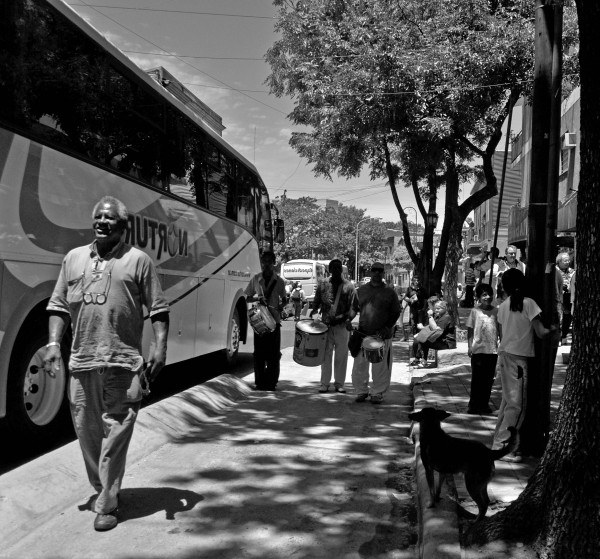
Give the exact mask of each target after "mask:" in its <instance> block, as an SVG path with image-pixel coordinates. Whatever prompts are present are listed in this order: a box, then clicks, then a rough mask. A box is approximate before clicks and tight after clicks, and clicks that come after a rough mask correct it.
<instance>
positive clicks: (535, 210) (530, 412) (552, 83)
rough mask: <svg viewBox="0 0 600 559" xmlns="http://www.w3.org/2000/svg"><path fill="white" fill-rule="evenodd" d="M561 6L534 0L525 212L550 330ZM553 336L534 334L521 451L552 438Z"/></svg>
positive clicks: (530, 258)
mask: <svg viewBox="0 0 600 559" xmlns="http://www.w3.org/2000/svg"><path fill="white" fill-rule="evenodd" d="M561 61H562V5H561V4H560V3H559V2H556V1H552V0H536V16H535V67H534V86H533V102H532V132H531V186H530V192H529V205H528V214H527V222H528V223H527V278H528V280H529V285H530V286H539V285H542V286H543V289H542V297H540V296H539V289H538V290H533V291H532V292H531V293H529V295H530V296H531V297H532V298H533V299H534V300H535V301H536V302H537V303H538V305H539V306H540V307H541V309H542V319H543V322H544V325H545V326H546V327H547V328H548V327H550V326H551V325H552V324H555V322H556V287H555V286H556V282H555V273H556V272H555V267H554V263H555V256H556V255H555V252H556V246H555V245H556V220H557V218H556V213H557V206H558V157H559V153H560V106H561V100H562V99H561V81H562V62H561ZM552 338H553V337H552V336H550V337H547V338H545V339H543V340H539V339H537V338H536V341H535V357H534V358H532V359H530V362H529V378H528V386H527V407H526V413H525V421H524V423H523V426H522V428H521V432H520V435H521V442H520V447H521V452H522V453H523V454H525V455H532V456H541V454H542V453H543V452H544V449H545V447H546V443H547V441H548V436H549V422H550V388H551V386H552V376H553V374H554V361H555V358H556V351H557V348H556V347H553V339H552Z"/></svg>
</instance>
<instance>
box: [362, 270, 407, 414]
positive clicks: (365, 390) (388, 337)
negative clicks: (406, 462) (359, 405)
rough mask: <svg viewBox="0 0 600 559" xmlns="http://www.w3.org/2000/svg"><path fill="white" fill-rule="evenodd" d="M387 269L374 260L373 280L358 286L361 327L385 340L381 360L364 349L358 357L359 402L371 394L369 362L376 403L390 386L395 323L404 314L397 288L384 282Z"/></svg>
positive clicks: (371, 334)
mask: <svg viewBox="0 0 600 559" xmlns="http://www.w3.org/2000/svg"><path fill="white" fill-rule="evenodd" d="M383 270H384V269H383V264H382V263H381V262H374V263H373V265H372V266H371V281H370V282H369V283H367V284H365V285H363V286H361V287H359V288H358V292H357V295H358V297H357V298H355V299H354V304H353V307H354V310H355V311H357V312H359V313H360V317H359V321H358V331H359V332H360V333H361V334H362V335H363V336H372V337H376V338H380V339H381V340H382V341H383V348H382V360H381V361H379V362H377V363H371V362H370V361H369V360H368V359H367V357H366V356H365V354H364V351H359V353H358V355H357V356H356V357H355V358H354V366H353V367H352V384H353V386H354V389H355V390H356V393H357V396H356V401H357V402H364V401H365V400H366V399H367V398H368V397H369V365H372V371H373V372H372V375H373V385H372V388H371V403H372V404H381V402H383V395H384V393H385V392H386V391H387V389H388V388H389V386H390V379H391V376H392V352H391V348H392V336H393V335H394V325H395V324H396V321H397V320H398V317H399V316H400V302H399V301H398V297H397V296H396V293H395V291H394V289H393V288H391V287H387V286H386V285H385V283H383ZM376 341H377V340H376Z"/></svg>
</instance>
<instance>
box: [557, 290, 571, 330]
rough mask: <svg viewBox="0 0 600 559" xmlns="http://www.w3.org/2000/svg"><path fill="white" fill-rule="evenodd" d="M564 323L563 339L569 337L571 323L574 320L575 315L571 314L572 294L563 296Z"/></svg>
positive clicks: (562, 325) (561, 326)
mask: <svg viewBox="0 0 600 559" xmlns="http://www.w3.org/2000/svg"><path fill="white" fill-rule="evenodd" d="M562 311H563V312H562V322H561V325H560V330H561V336H562V337H563V338H566V337H567V334H568V333H569V328H571V321H572V320H573V315H572V314H571V294H570V293H564V294H563V309H562Z"/></svg>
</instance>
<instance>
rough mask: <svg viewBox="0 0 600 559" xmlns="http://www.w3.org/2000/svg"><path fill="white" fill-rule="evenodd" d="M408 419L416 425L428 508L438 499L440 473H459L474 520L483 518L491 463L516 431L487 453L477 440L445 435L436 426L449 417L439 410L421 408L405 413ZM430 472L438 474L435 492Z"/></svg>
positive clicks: (511, 446) (503, 452) (514, 439)
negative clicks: (474, 511) (473, 506)
mask: <svg viewBox="0 0 600 559" xmlns="http://www.w3.org/2000/svg"><path fill="white" fill-rule="evenodd" d="M408 417H409V418H410V419H412V420H413V421H418V422H419V425H420V435H419V440H420V443H421V460H422V462H423V466H424V467H425V475H426V477H427V485H428V486H429V494H430V497H431V500H430V502H429V507H434V506H435V503H436V501H439V499H440V491H441V489H442V477H443V475H442V474H456V473H458V472H463V474H464V475H465V485H466V486H467V491H468V492H469V495H471V497H472V499H473V500H474V501H475V503H476V504H477V508H478V509H479V514H478V515H477V518H476V521H479V520H481V519H482V518H484V517H485V513H486V512H487V509H488V505H489V504H490V498H489V497H488V493H487V486H488V483H489V481H490V480H491V479H492V476H493V475H494V470H495V467H494V461H495V460H498V459H500V458H502V457H503V456H505V455H507V454H508V453H509V452H511V451H512V450H513V449H514V448H515V446H516V443H517V430H516V429H515V428H514V427H509V430H510V434H511V436H510V441H509V442H508V443H507V444H506V446H505V447H504V448H502V449H500V450H491V449H490V448H488V447H487V446H485V445H484V444H483V443H480V442H479V441H470V440H467V439H459V438H457V437H451V436H450V435H448V434H447V433H445V432H444V430H443V429H442V427H441V425H440V423H441V421H443V420H444V419H446V418H447V417H450V414H449V413H448V412H445V411H443V410H437V409H435V408H423V409H422V410H421V411H419V412H413V413H409V414H408ZM434 470H435V471H436V472H438V473H439V474H440V475H439V477H438V484H437V487H436V488H435V490H434V473H433V472H434Z"/></svg>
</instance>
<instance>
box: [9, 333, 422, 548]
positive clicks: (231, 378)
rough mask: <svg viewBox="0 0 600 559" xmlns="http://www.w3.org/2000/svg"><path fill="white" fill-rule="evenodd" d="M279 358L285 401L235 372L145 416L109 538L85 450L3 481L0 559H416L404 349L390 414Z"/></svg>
mask: <svg viewBox="0 0 600 559" xmlns="http://www.w3.org/2000/svg"><path fill="white" fill-rule="evenodd" d="M282 353H283V358H282V368H281V370H282V374H281V379H280V383H279V386H278V391H277V392H272V393H269V392H254V391H252V389H251V387H250V383H252V380H253V376H252V375H249V376H247V377H246V378H239V377H238V376H235V375H231V374H225V375H222V376H220V377H217V378H215V379H213V380H211V381H209V382H207V383H205V384H203V385H199V386H196V387H194V388H191V389H189V390H186V391H185V392H182V393H180V394H177V395H175V396H172V397H171V398H168V399H166V400H163V401H161V402H158V403H156V404H153V405H151V406H148V407H146V408H144V409H142V410H141V411H140V414H139V419H138V424H137V425H136V429H135V431H134V436H133V440H132V444H131V447H130V451H129V455H128V466H127V470H126V476H125V479H124V483H123V487H122V489H121V497H120V500H121V507H120V512H119V520H120V522H119V525H118V526H117V527H116V528H115V529H114V530H111V531H110V532H95V531H94V529H93V526H92V524H93V520H94V516H95V515H94V514H93V513H92V512H91V511H90V499H91V497H92V494H93V491H92V489H91V487H90V486H89V484H88V482H87V477H86V474H85V471H84V466H83V460H82V458H81V454H80V451H79V447H78V444H77V442H73V443H70V444H67V445H65V446H64V447H62V448H60V449H57V450H55V451H53V452H50V453H48V454H46V455H45V456H42V457H40V458H38V459H36V460H34V461H32V462H30V463H28V464H26V465H23V466H21V467H20V468H18V469H16V470H13V471H11V472H8V473H6V474H4V475H2V476H0V524H1V526H0V557H1V558H4V559H35V558H44V559H69V558H77V559H80V558H81V557H85V558H86V559H95V558H98V559H99V558H101V559H108V558H110V559H134V558H140V559H141V558H144V559H148V558H157V559H158V558H161V559H164V558H178V559H192V558H194V559H195V558H208V559H213V558H214V559H217V558H218V559H230V558H231V559H240V558H242V557H243V558H260V559H281V558H283V557H302V558H303V559H309V558H327V559H330V558H337V557H340V558H341V557H343V558H351V559H359V558H361V557H377V558H382V559H383V558H389V559H392V558H394V559H414V557H415V556H416V552H417V549H416V547H417V538H418V529H417V525H416V514H415V507H416V502H415V496H414V484H413V467H414V447H413V445H412V443H411V441H410V438H409V434H410V427H411V425H410V421H409V420H408V418H407V414H408V413H409V412H410V411H412V408H413V405H412V391H411V387H410V373H409V369H408V365H407V363H408V354H407V352H406V347H405V344H404V345H403V344H402V343H399V342H396V343H395V344H394V355H395V363H394V367H393V372H392V384H391V387H390V390H389V392H388V393H387V394H386V397H385V400H384V403H383V404H381V405H372V404H371V403H370V402H368V401H367V402H364V403H360V404H358V403H355V401H354V394H353V393H352V390H351V384H350V376H349V375H348V377H347V385H346V386H347V388H348V393H347V394H337V393H333V392H329V393H327V394H319V393H317V389H318V386H319V377H320V367H310V368H308V367H301V366H299V365H297V364H296V363H294V362H293V360H292V348H287V349H284V350H283V352H282ZM351 366H352V359H349V364H348V368H349V370H350V369H351Z"/></svg>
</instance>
